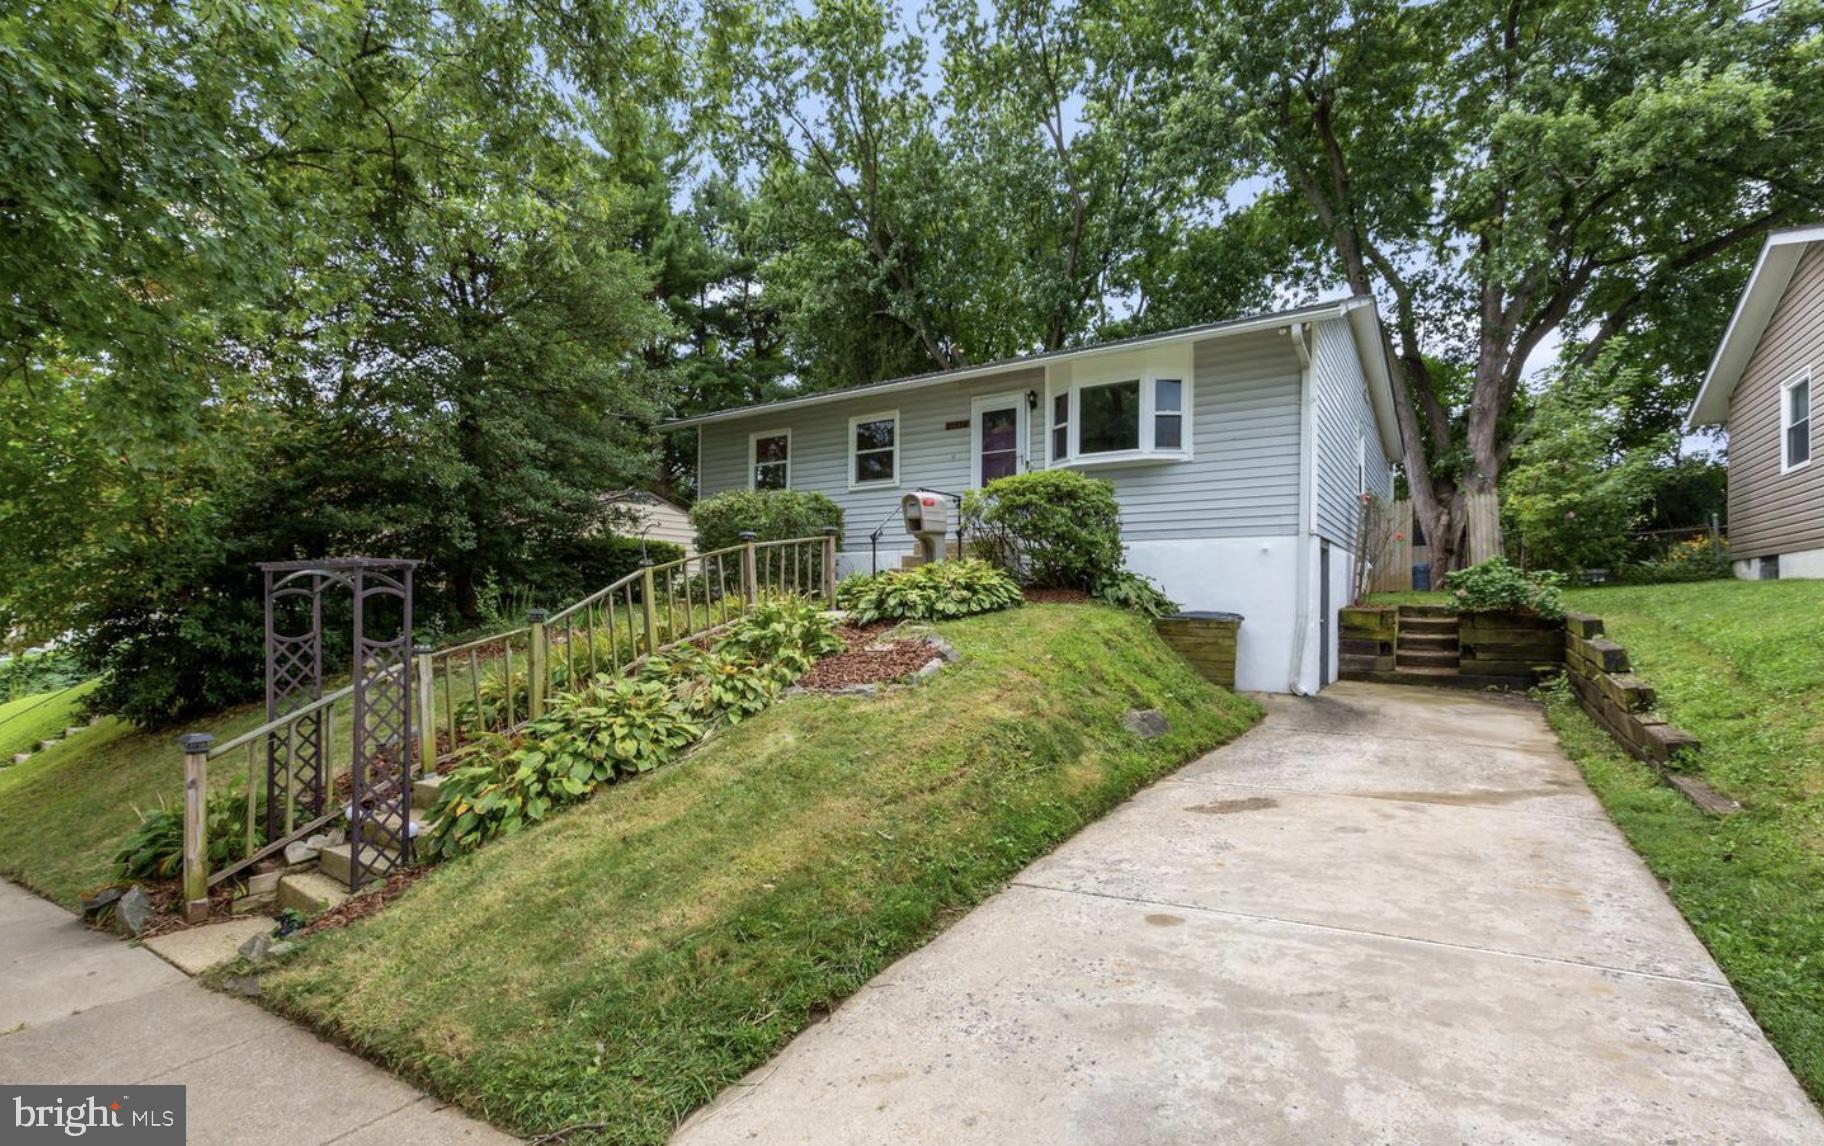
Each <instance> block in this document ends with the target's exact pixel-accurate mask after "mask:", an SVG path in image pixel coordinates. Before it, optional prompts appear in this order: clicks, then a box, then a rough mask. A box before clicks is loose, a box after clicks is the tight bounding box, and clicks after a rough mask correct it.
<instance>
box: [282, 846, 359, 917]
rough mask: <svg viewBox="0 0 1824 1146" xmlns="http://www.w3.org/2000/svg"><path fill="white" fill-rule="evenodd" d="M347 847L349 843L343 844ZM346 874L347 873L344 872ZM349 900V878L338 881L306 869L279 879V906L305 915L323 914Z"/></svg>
mask: <svg viewBox="0 0 1824 1146" xmlns="http://www.w3.org/2000/svg"><path fill="white" fill-rule="evenodd" d="M342 846H343V847H344V848H346V847H347V846H348V845H346V844H344V845H342ZM344 874H345V876H346V873H344ZM346 902H348V880H347V879H346V878H344V879H343V881H342V882H341V883H337V882H336V881H335V880H334V879H332V878H331V877H330V876H327V875H325V874H323V873H322V872H320V871H304V872H298V873H296V874H294V875H287V876H283V877H281V878H280V880H279V894H278V903H277V906H278V908H279V910H281V911H284V910H286V909H290V910H292V911H297V912H302V913H303V914H305V915H321V914H322V913H323V912H325V911H328V910H329V909H330V908H332V907H340V906H341V905H342V904H344V903H346Z"/></svg>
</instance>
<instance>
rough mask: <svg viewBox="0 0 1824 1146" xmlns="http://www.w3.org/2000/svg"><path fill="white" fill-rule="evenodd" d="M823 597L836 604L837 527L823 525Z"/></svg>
mask: <svg viewBox="0 0 1824 1146" xmlns="http://www.w3.org/2000/svg"><path fill="white" fill-rule="evenodd" d="M823 599H824V601H825V602H826V603H828V604H830V605H832V606H833V605H835V604H836V527H835V526H834V525H826V526H824V527H823Z"/></svg>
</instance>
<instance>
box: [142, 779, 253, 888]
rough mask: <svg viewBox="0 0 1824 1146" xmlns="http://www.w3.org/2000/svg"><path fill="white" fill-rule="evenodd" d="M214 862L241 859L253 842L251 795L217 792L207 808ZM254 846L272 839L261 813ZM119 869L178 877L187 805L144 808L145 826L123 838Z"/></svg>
mask: <svg viewBox="0 0 1824 1146" xmlns="http://www.w3.org/2000/svg"><path fill="white" fill-rule="evenodd" d="M204 833H205V838H206V841H207V856H208V862H209V867H210V869H211V870H214V869H215V868H218V867H223V866H225V865H227V864H228V863H229V862H230V861H232V860H236V859H239V858H240V857H241V855H242V854H243V850H244V849H245V848H246V846H247V795H246V793H245V792H237V793H234V794H232V795H230V794H229V793H226V792H215V793H211V794H210V796H209V803H208V806H207V810H206V811H205V813H204ZM253 843H254V846H255V847H256V848H257V847H262V846H264V845H265V843H266V833H265V829H264V827H263V825H261V824H260V823H259V821H258V818H257V817H256V818H255V823H254V839H253ZM114 864H115V874H116V875H117V877H118V878H120V879H123V880H127V879H156V880H167V879H177V878H178V877H179V876H181V875H182V874H183V870H184V809H183V807H182V806H181V805H180V806H178V807H170V806H168V805H166V804H164V803H162V802H161V803H160V804H159V806H158V807H156V808H154V809H152V810H151V811H150V812H140V813H139V826H138V827H136V828H134V829H133V831H132V832H130V833H128V835H127V838H126V839H125V840H123V841H121V845H120V850H119V851H117V852H116V853H115V854H114Z"/></svg>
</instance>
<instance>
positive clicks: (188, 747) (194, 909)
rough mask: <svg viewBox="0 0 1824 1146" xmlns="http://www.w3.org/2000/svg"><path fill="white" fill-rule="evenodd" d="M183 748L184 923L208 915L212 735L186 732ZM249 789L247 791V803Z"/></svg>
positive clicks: (250, 799)
mask: <svg viewBox="0 0 1824 1146" xmlns="http://www.w3.org/2000/svg"><path fill="white" fill-rule="evenodd" d="M177 743H178V745H179V746H180V747H182V748H183V750H184V922H186V923H201V922H203V921H204V920H206V919H208V918H209V841H208V835H207V831H208V810H209V749H210V747H211V746H212V745H214V744H215V737H213V736H211V735H209V734H208V733H206V732H190V733H186V734H185V735H183V736H180V737H178V740H177ZM253 798H254V795H253V793H252V792H248V793H247V800H248V802H249V803H251V802H252V801H253Z"/></svg>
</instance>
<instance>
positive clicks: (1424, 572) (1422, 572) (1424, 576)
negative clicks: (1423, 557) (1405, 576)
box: [1412, 561, 1431, 593]
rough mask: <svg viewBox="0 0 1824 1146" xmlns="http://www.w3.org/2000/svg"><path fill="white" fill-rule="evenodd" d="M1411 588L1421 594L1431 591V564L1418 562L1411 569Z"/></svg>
mask: <svg viewBox="0 0 1824 1146" xmlns="http://www.w3.org/2000/svg"><path fill="white" fill-rule="evenodd" d="M1412 587H1413V588H1414V589H1417V590H1418V591H1419V592H1421V593H1423V592H1427V591H1429V590H1430V589H1431V562H1429V561H1420V562H1419V563H1418V564H1416V565H1414V566H1413V567H1412Z"/></svg>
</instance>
